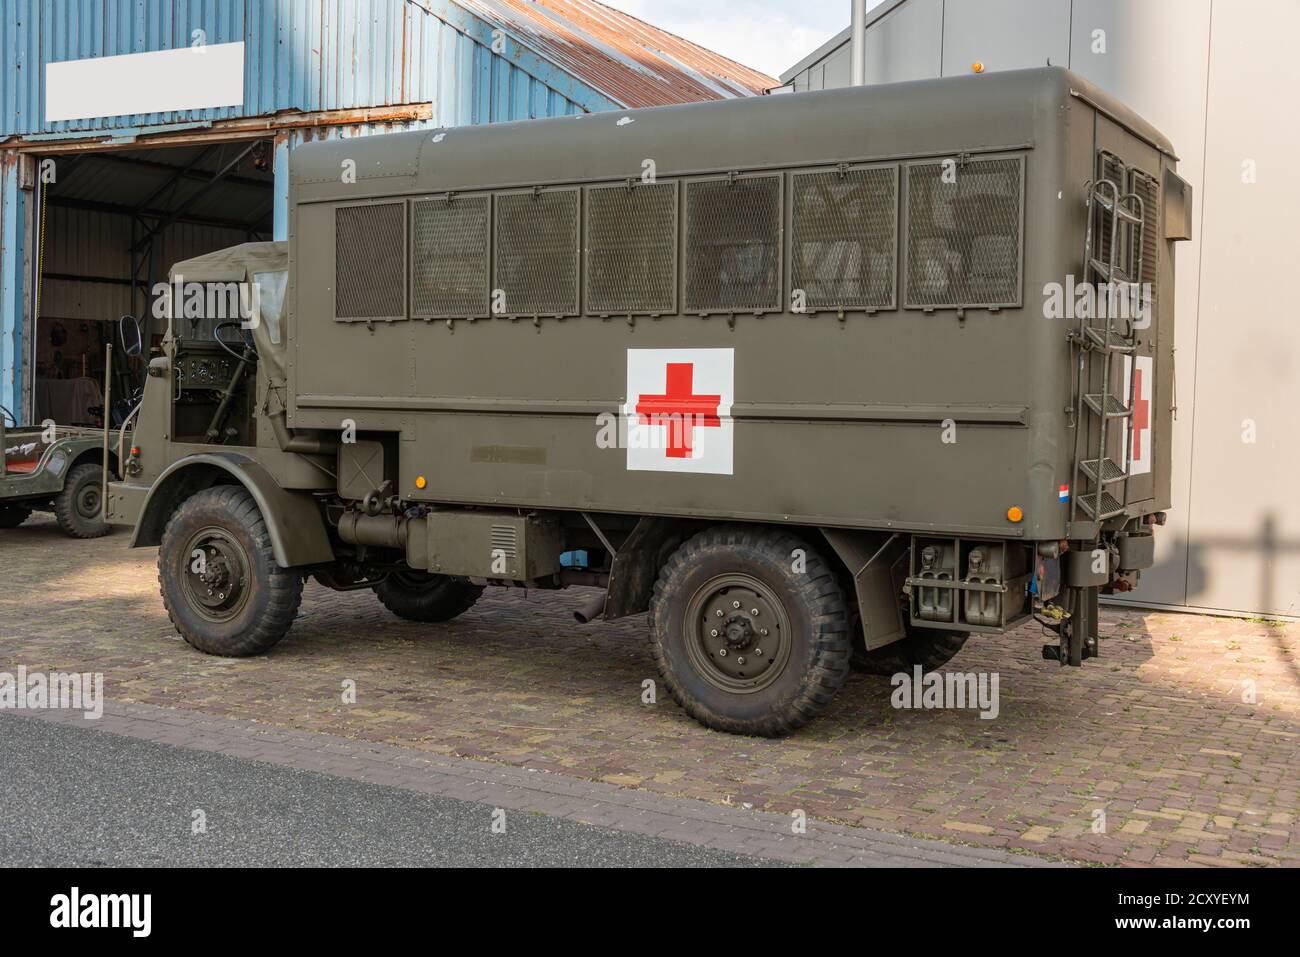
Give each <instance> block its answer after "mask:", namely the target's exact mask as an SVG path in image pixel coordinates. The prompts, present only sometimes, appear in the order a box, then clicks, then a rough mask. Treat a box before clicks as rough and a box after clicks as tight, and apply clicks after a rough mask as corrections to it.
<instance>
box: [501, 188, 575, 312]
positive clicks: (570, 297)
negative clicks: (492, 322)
mask: <svg viewBox="0 0 1300 957" xmlns="http://www.w3.org/2000/svg"><path fill="white" fill-rule="evenodd" d="M492 286H493V289H494V290H496V289H499V290H501V291H502V292H503V293H504V294H505V310H504V312H503V313H502V315H507V316H572V315H576V314H577V312H578V191H577V190H573V189H567V190H553V191H550V192H544V193H508V194H506V195H504V196H498V197H497V201H496V257H495V268H494V271H493V281H492Z"/></svg>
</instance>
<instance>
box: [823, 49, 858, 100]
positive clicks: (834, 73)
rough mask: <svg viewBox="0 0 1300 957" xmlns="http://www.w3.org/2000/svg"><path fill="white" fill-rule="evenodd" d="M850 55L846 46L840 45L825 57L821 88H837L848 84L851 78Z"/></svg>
mask: <svg viewBox="0 0 1300 957" xmlns="http://www.w3.org/2000/svg"><path fill="white" fill-rule="evenodd" d="M851 67H852V57H851V56H850V49H849V47H848V46H843V47H840V48H839V49H838V50H836V51H835V52H834V53H832V54H831V55H830V56H828V57H827V58H826V73H825V76H824V77H823V83H824V86H823V89H827V90H838V89H840V88H841V87H845V86H848V85H849V83H850V82H852V80H853V73H852V69H851Z"/></svg>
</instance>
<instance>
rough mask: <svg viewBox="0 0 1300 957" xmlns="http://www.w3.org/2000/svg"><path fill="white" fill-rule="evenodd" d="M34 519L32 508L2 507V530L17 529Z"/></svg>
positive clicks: (0, 523)
mask: <svg viewBox="0 0 1300 957" xmlns="http://www.w3.org/2000/svg"><path fill="white" fill-rule="evenodd" d="M31 517H32V510H31V509H30V508H23V507H22V506H20V505H0V528H17V527H18V526H19V525H21V524H22V523H23V522H25V521H27V520H28V519H29V518H31Z"/></svg>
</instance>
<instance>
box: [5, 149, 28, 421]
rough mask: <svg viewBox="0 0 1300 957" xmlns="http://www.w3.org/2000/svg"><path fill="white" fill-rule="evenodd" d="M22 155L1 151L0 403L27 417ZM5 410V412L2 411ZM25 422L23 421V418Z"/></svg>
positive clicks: (25, 266) (25, 227) (24, 221)
mask: <svg viewBox="0 0 1300 957" xmlns="http://www.w3.org/2000/svg"><path fill="white" fill-rule="evenodd" d="M18 180H19V173H18V157H17V156H16V155H15V154H14V153H12V152H5V153H3V154H0V405H3V406H5V407H6V408H8V409H10V410H11V411H12V412H13V414H14V415H15V416H17V417H18V418H19V419H20V420H21V419H22V417H23V408H22V406H23V396H24V394H25V392H26V389H25V388H24V382H23V369H24V368H25V363H24V361H23V355H24V350H25V349H26V343H25V342H24V341H23V322H22V321H21V320H22V317H23V303H24V301H25V297H26V294H27V260H26V247H27V225H26V218H27V199H28V196H29V195H30V194H29V193H27V192H25V191H24V190H22V189H21V188H20V187H19V182H18ZM0 414H3V413H0ZM20 424H21V422H20Z"/></svg>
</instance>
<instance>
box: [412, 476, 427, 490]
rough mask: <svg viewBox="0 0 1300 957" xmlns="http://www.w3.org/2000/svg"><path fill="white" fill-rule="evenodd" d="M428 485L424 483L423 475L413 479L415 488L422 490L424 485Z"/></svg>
mask: <svg viewBox="0 0 1300 957" xmlns="http://www.w3.org/2000/svg"><path fill="white" fill-rule="evenodd" d="M428 484H429V483H428V482H427V481H425V478H424V476H423V475H417V476H416V477H415V487H416V488H424V487H425V486H426V485H428Z"/></svg>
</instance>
